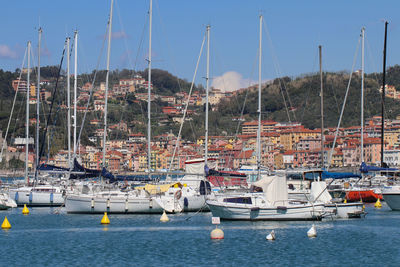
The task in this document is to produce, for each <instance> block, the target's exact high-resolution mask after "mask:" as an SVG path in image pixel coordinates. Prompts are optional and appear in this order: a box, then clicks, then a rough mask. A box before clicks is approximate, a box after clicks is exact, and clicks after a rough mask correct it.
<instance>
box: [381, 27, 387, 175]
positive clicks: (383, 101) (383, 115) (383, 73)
mask: <svg viewBox="0 0 400 267" xmlns="http://www.w3.org/2000/svg"><path fill="white" fill-rule="evenodd" d="M387 25H388V22H387V21H385V40H384V43H383V71H382V103H381V104H382V126H381V167H382V168H383V150H384V145H385V144H384V143H385V142H384V139H385V83H386V81H385V78H386V40H387Z"/></svg>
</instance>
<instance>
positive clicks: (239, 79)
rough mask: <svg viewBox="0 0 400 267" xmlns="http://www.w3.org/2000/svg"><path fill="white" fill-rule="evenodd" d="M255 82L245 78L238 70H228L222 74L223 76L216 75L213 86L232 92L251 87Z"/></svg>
mask: <svg viewBox="0 0 400 267" xmlns="http://www.w3.org/2000/svg"><path fill="white" fill-rule="evenodd" d="M255 83H256V82H255V81H252V80H249V79H243V76H242V75H241V74H240V73H238V72H236V71H228V72H225V73H224V74H222V76H218V77H215V78H214V79H213V81H212V85H211V86H212V87H214V88H217V89H221V90H222V91H225V92H230V91H236V90H238V89H241V88H246V87H249V86H250V85H253V84H255Z"/></svg>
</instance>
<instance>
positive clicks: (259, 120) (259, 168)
mask: <svg viewBox="0 0 400 267" xmlns="http://www.w3.org/2000/svg"><path fill="white" fill-rule="evenodd" d="M262 20H263V16H262V15H260V33H259V43H258V50H259V51H258V129H257V175H258V179H260V178H261V57H262Z"/></svg>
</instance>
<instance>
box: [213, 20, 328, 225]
mask: <svg viewBox="0 0 400 267" xmlns="http://www.w3.org/2000/svg"><path fill="white" fill-rule="evenodd" d="M262 22H263V16H262V15H260V33H259V34H260V35H259V77H258V78H259V79H258V96H259V100H258V105H259V106H258V113H259V114H258V115H259V116H258V117H259V127H258V132H257V143H258V145H257V147H258V148H257V155H258V156H257V166H258V181H256V182H255V183H253V186H254V187H256V188H257V189H259V190H256V191H257V192H254V191H253V192H246V193H238V194H236V195H235V194H231V195H217V196H216V197H215V198H214V199H209V200H207V205H208V206H209V208H210V210H211V212H212V215H213V216H215V217H220V218H221V219H225V220H274V221H276V220H320V219H322V217H323V216H324V215H325V210H324V204H323V203H311V202H308V201H291V200H289V199H288V185H287V181H286V177H285V176H284V175H279V174H276V175H267V174H262V173H261V169H260V158H261V157H260V155H261V145H260V136H261V127H260V122H261V58H262ZM260 191H261V192H260Z"/></svg>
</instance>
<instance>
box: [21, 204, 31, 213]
mask: <svg viewBox="0 0 400 267" xmlns="http://www.w3.org/2000/svg"><path fill="white" fill-rule="evenodd" d="M22 214H24V215H28V214H29V209H28V207H27V206H26V204H24V208H23V209H22Z"/></svg>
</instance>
